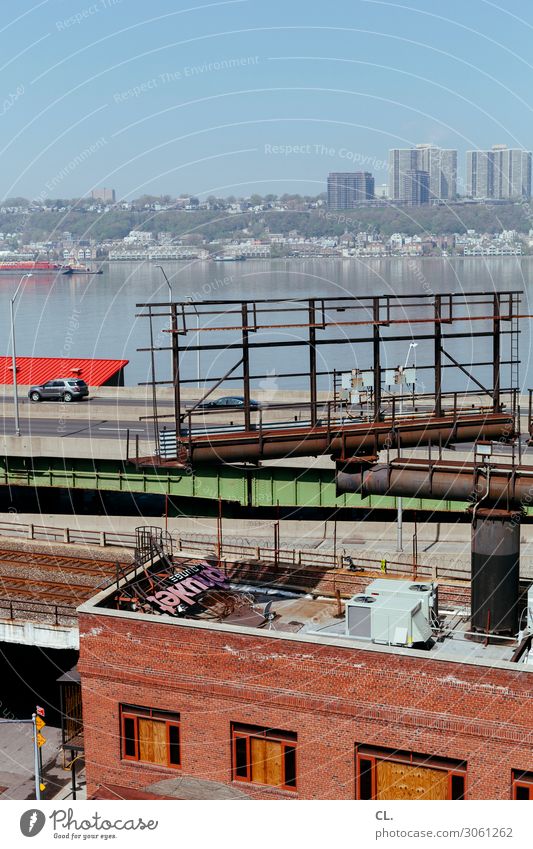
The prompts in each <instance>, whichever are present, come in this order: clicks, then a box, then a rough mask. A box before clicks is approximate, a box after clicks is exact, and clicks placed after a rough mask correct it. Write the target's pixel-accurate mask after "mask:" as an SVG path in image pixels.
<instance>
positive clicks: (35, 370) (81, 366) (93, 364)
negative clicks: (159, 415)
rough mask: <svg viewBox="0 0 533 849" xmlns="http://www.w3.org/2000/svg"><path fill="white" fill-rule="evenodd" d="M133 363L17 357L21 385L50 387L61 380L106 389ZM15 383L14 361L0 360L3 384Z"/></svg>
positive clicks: (127, 361) (7, 358) (0, 375)
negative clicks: (70, 379) (49, 382)
mask: <svg viewBox="0 0 533 849" xmlns="http://www.w3.org/2000/svg"><path fill="white" fill-rule="evenodd" d="M128 363H129V360H78V359H70V358H68V357H17V382H18V383H20V384H22V385H28V386H29V385H32V384H37V385H39V384H41V383H46V381H47V380H53V379H54V378H58V377H79V378H81V379H82V380H84V381H85V383H87V384H88V385H89V386H104V385H105V384H106V383H107V382H108V381H109V380H110V379H111V378H112V377H113V376H114V375H116V374H117V372H119V371H120V370H121V369H123V368H124V366H126V365H127V364H128ZM1 383H13V364H12V360H11V357H0V384H1Z"/></svg>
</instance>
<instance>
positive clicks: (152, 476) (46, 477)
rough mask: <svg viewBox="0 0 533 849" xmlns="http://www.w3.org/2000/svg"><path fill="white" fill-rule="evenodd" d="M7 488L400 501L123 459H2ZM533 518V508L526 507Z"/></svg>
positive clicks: (291, 473) (449, 507) (308, 503)
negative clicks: (142, 465)
mask: <svg viewBox="0 0 533 849" xmlns="http://www.w3.org/2000/svg"><path fill="white" fill-rule="evenodd" d="M0 483H2V484H3V485H4V486H22V487H61V488H64V489H72V490H100V491H102V492H124V493H133V494H136V493H137V494H138V493H145V494H153V495H169V496H174V497H180V498H207V499H216V500H218V499H219V498H221V499H222V500H223V501H233V502H237V503H239V504H242V505H244V506H249V507H275V506H276V505H278V504H279V506H280V507H331V508H334V507H336V508H342V507H352V508H353V507H359V508H362V509H366V510H370V509H390V510H395V509H396V506H397V505H396V498H394V497H390V496H375V495H372V496H368V497H367V498H362V497H361V496H360V495H357V494H354V493H346V494H343V495H341V496H339V497H337V496H336V493H335V479H334V472H333V470H332V469H304V468H301V467H294V468H291V467H289V466H263V467H260V468H253V467H246V468H245V467H237V466H211V467H207V466H200V467H198V468H197V469H195V471H194V474H186V473H184V472H183V471H182V470H180V469H169V468H166V469H165V468H161V469H155V468H153V467H144V468H139V467H137V466H135V465H134V464H132V463H125V462H123V461H121V460H89V459H83V458H75V459H74V458H73V459H70V458H67V459H65V458H62V457H61V458H60V457H57V458H49V457H33V458H32V457H2V458H0ZM467 506H468V505H467V503H466V502H464V503H463V502H460V501H449V500H447V501H438V500H433V499H424V498H405V497H404V498H403V508H404V510H425V511H433V510H435V511H454V512H462V511H464V510H465V509H466V507H467ZM526 512H527V513H528V514H529V515H533V507H529V508H526Z"/></svg>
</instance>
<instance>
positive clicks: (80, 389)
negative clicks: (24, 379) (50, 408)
mask: <svg viewBox="0 0 533 849" xmlns="http://www.w3.org/2000/svg"><path fill="white" fill-rule="evenodd" d="M88 394H89V387H88V386H87V384H86V383H85V381H84V380H79V378H77V377H58V378H57V379H56V380H48V381H47V382H46V383H42V384H41V385H40V386H31V387H30V391H29V392H28V397H29V398H30V399H31V400H32V401H34V402H35V403H37V402H38V401H83V399H84V398H87V396H88Z"/></svg>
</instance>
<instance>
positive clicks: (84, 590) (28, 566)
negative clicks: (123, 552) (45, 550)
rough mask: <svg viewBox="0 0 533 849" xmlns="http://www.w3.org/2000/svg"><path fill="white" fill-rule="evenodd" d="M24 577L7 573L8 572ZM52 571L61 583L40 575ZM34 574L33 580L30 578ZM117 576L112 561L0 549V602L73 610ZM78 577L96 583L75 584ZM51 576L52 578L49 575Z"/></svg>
mask: <svg viewBox="0 0 533 849" xmlns="http://www.w3.org/2000/svg"><path fill="white" fill-rule="evenodd" d="M14 568H15V569H16V571H17V572H18V571H19V570H20V572H21V573H23V574H20V575H18V574H7V570H10V571H13V569H14ZM50 571H52V572H54V574H56V575H60V576H61V578H62V580H55V581H54V580H44V579H42V577H41V575H40V573H41V572H44V574H45V577H46V573H47V572H50ZM29 572H34V573H35V574H36V577H34V576H32V575H29V574H28V573H29ZM115 574H116V565H115V563H114V562H113V561H111V560H91V559H90V558H88V557H87V558H82V557H65V556H62V555H55V554H42V553H39V552H28V551H11V550H10V549H0V600H2V599H10V600H16V599H20V600H24V601H25V602H27V603H30V604H31V603H33V602H35V604H38V603H40V602H46V603H51V604H67V605H68V606H72V607H76V606H77V605H78V604H81V603H82V602H83V601H85V600H86V599H88V598H90V597H91V596H93V595H94V594H95V592H96V591H97V589H99V588H100V587H103V586H107V585H108V584H109V583H110V582H111V580H112V579H114V577H115ZM77 576H80V577H88V578H91V577H93V578H95V579H99V580H94V581H91V582H90V583H86V584H80V583H77V580H76V579H77ZM50 577H52V576H50Z"/></svg>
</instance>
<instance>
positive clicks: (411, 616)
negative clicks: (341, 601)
mask: <svg viewBox="0 0 533 849" xmlns="http://www.w3.org/2000/svg"><path fill="white" fill-rule="evenodd" d="M346 636H349V637H353V638H354V639H357V640H368V641H370V642H373V643H378V644H382V645H392V646H409V647H413V646H421V647H422V646H428V645H430V644H431V638H432V631H431V627H430V625H429V621H428V619H427V618H426V617H425V616H424V614H423V612H422V600H421V599H420V598H418V597H416V596H415V595H414V594H412V595H411V596H408V595H403V596H390V595H386V594H385V595H381V596H375V595H370V594H368V593H366V594H364V595H363V594H360V595H356V596H353V598H351V599H350V600H349V601H348V602H346Z"/></svg>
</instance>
